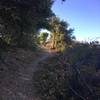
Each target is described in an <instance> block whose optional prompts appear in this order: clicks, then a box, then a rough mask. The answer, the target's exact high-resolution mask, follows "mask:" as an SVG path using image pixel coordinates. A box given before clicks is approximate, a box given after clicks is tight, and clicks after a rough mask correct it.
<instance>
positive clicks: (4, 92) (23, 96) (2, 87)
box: [0, 52, 54, 100]
mask: <svg viewBox="0 0 100 100" xmlns="http://www.w3.org/2000/svg"><path fill="white" fill-rule="evenodd" d="M53 54H54V53H52V52H44V53H43V54H42V56H38V57H36V59H35V60H34V61H33V62H31V63H29V64H27V66H24V67H23V66H22V67H18V70H17V71H16V72H15V73H11V74H8V75H9V76H5V77H4V74H3V75H2V73H0V74H1V75H2V77H1V78H2V80H0V83H1V84H0V100H38V98H37V97H35V96H34V91H35V90H34V87H33V79H32V77H33V73H34V72H35V71H36V70H38V65H39V63H40V62H45V60H46V59H48V58H49V57H51V56H53ZM5 73H6V72H5ZM6 75H7V74H6ZM3 77H4V79H3Z"/></svg>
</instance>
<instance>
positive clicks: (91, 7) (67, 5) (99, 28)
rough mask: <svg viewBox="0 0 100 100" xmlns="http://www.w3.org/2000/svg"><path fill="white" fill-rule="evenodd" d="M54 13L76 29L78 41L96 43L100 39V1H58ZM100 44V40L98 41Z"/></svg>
mask: <svg viewBox="0 0 100 100" xmlns="http://www.w3.org/2000/svg"><path fill="white" fill-rule="evenodd" d="M52 10H53V12H54V13H55V14H56V15H57V16H58V17H59V18H60V19H61V20H64V21H67V22H68V23H69V24H70V26H69V27H70V28H74V29H75V31H74V34H73V35H75V37H76V40H78V41H90V40H92V41H94V40H95V39H97V37H100V0H92V1H91V0H83V1H82V0H66V2H64V3H61V1H60V0H56V2H55V3H54V5H53V7H52ZM97 40H98V41H99V42H100V38H98V39H97Z"/></svg>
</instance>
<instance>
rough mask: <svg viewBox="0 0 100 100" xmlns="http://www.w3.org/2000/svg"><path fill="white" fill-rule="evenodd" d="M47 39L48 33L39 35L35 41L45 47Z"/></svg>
mask: <svg viewBox="0 0 100 100" xmlns="http://www.w3.org/2000/svg"><path fill="white" fill-rule="evenodd" d="M47 37H48V33H46V32H42V33H40V35H39V37H38V39H37V40H38V43H39V44H43V45H45V42H46V40H47Z"/></svg>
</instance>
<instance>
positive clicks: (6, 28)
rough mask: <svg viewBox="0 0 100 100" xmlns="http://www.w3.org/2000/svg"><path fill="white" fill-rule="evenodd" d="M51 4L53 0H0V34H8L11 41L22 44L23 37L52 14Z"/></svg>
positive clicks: (27, 35)
mask: <svg viewBox="0 0 100 100" xmlns="http://www.w3.org/2000/svg"><path fill="white" fill-rule="evenodd" d="M52 4H53V0H43V1H41V0H36V1H34V0H24V1H23V0H0V31H1V34H2V35H3V36H5V34H10V35H11V39H12V42H14V43H15V44H16V42H17V44H18V45H23V43H22V41H23V40H24V39H23V38H27V37H30V36H31V34H32V32H35V31H36V30H38V29H39V28H40V27H41V26H39V24H41V23H43V21H45V20H46V18H47V17H49V16H51V15H52V11H51V6H52ZM3 36H2V38H3ZM26 40H27V39H25V41H26ZM25 41H24V42H25ZM26 42H27V41H26Z"/></svg>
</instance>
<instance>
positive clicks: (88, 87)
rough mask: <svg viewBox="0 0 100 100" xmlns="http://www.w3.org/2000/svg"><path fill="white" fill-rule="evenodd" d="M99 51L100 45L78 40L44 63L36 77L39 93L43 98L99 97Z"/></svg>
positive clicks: (83, 99) (73, 99)
mask: <svg viewBox="0 0 100 100" xmlns="http://www.w3.org/2000/svg"><path fill="white" fill-rule="evenodd" d="M99 51H100V48H97V47H95V48H94V47H91V45H89V44H83V43H81V44H74V46H73V47H72V48H70V49H67V51H65V52H64V53H62V54H59V55H56V56H55V57H53V58H51V59H48V60H46V62H44V63H40V65H39V66H40V69H39V70H38V71H36V72H35V73H34V78H33V80H34V86H35V88H36V90H37V92H36V94H37V95H38V96H39V97H40V98H41V99H42V100H87V99H88V100H98V99H99V93H100V91H99V89H100V86H99V82H100V80H99V75H100V74H99V73H98V71H99V69H100V63H99V59H100V55H98V54H100V52H99ZM96 82H97V83H96Z"/></svg>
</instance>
